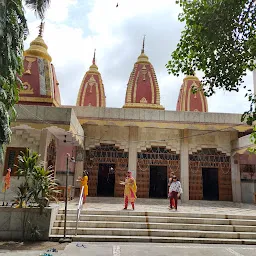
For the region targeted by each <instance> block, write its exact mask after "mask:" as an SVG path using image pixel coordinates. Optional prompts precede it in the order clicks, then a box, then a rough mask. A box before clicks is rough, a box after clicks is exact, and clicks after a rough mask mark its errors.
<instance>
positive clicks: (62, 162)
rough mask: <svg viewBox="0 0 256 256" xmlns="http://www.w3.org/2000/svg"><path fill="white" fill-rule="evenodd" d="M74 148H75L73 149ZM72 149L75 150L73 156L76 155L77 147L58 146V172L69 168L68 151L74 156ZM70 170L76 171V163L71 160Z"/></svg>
mask: <svg viewBox="0 0 256 256" xmlns="http://www.w3.org/2000/svg"><path fill="white" fill-rule="evenodd" d="M73 148H74V150H73ZM72 150H73V156H74V157H75V153H76V151H75V147H73V146H62V145H61V146H58V148H57V161H56V171H57V172H63V171H66V170H67V167H66V163H67V153H69V154H70V156H72ZM69 170H70V171H71V172H74V171H75V163H72V162H69Z"/></svg>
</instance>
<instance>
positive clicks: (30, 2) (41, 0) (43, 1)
mask: <svg viewBox="0 0 256 256" xmlns="http://www.w3.org/2000/svg"><path fill="white" fill-rule="evenodd" d="M50 2H51V0H25V4H26V6H27V7H28V8H30V9H31V10H33V11H34V12H35V14H36V15H38V16H39V17H40V19H42V20H43V19H44V16H45V11H46V9H47V8H48V7H49V5H50Z"/></svg>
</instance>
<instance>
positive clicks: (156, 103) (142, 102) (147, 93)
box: [124, 37, 164, 109]
mask: <svg viewBox="0 0 256 256" xmlns="http://www.w3.org/2000/svg"><path fill="white" fill-rule="evenodd" d="M144 48H145V37H144V39H143V45H142V50H141V54H140V56H139V57H138V60H137V62H136V63H135V64H134V67H133V70H132V73H131V75H130V78H129V81H128V85H127V91H126V97H125V105H124V108H149V109H164V107H163V106H161V105H160V92H159V86H158V82H157V77H156V74H155V70H154V67H153V65H152V64H151V63H150V62H149V59H148V56H147V55H146V54H145V52H144Z"/></svg>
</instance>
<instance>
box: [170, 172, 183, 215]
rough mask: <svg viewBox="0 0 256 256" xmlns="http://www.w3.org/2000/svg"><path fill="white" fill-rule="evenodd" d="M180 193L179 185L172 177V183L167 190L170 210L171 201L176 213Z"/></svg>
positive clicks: (175, 178)
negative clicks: (173, 202)
mask: <svg viewBox="0 0 256 256" xmlns="http://www.w3.org/2000/svg"><path fill="white" fill-rule="evenodd" d="M181 193H182V188H181V183H180V182H179V181H178V180H177V177H176V176H173V177H172V183H171V185H170V188H169V197H170V209H173V207H172V200H173V199H174V201H175V209H176V211H177V207H178V198H179V197H180V194H181Z"/></svg>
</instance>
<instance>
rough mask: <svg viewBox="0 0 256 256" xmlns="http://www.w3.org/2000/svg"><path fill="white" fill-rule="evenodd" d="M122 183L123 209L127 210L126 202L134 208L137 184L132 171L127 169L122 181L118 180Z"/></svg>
mask: <svg viewBox="0 0 256 256" xmlns="http://www.w3.org/2000/svg"><path fill="white" fill-rule="evenodd" d="M120 184H121V185H124V210H127V207H128V203H129V202H130V203H131V205H132V209H133V210H134V209H135V208H134V202H135V200H136V198H137V197H136V192H137V185H136V181H135V179H134V178H133V177H132V172H131V171H128V172H127V176H126V178H125V181H124V182H120Z"/></svg>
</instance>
